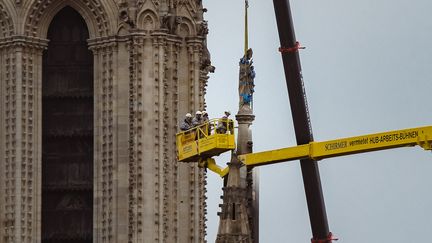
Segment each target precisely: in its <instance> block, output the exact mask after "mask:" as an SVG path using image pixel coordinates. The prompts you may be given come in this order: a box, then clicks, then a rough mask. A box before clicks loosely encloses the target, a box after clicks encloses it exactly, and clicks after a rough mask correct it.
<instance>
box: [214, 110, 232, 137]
mask: <svg viewBox="0 0 432 243" xmlns="http://www.w3.org/2000/svg"><path fill="white" fill-rule="evenodd" d="M224 113H225V114H224V116H222V118H221V119H219V121H218V125H217V127H216V132H217V133H220V134H225V133H226V132H227V130H231V127H229V125H231V124H229V116H230V115H231V112H230V111H225V112H224Z"/></svg>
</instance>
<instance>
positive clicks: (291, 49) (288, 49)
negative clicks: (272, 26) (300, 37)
mask: <svg viewBox="0 0 432 243" xmlns="http://www.w3.org/2000/svg"><path fill="white" fill-rule="evenodd" d="M299 49H306V47H304V46H301V45H300V42H298V41H296V43H295V45H294V46H293V47H279V51H280V52H281V53H289V52H297V51H298V50H299Z"/></svg>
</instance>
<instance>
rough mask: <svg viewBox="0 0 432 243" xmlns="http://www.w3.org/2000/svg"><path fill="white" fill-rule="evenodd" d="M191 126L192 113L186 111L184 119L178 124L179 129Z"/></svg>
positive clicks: (186, 128) (183, 129)
mask: <svg viewBox="0 0 432 243" xmlns="http://www.w3.org/2000/svg"><path fill="white" fill-rule="evenodd" d="M191 128H192V115H191V113H187V114H186V116H185V119H184V120H183V122H182V123H181V125H180V130H182V131H186V130H189V129H191Z"/></svg>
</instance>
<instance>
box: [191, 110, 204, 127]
mask: <svg viewBox="0 0 432 243" xmlns="http://www.w3.org/2000/svg"><path fill="white" fill-rule="evenodd" d="M201 124H202V112H201V111H197V112H195V117H194V118H193V119H192V125H193V126H194V127H195V126H199V125H201Z"/></svg>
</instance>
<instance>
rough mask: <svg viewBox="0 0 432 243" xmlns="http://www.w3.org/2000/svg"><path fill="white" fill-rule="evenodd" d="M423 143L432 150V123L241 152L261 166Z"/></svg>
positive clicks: (245, 159) (247, 161) (248, 163)
mask: <svg viewBox="0 0 432 243" xmlns="http://www.w3.org/2000/svg"><path fill="white" fill-rule="evenodd" d="M416 145H419V146H421V147H422V148H424V149H425V150H432V126H427V127H418V128H412V129H404V130H396V131H390V132H384V133H375V134H368V135H363V136H357V137H349V138H342V139H336V140H329V141H323V142H310V143H308V144H304V145H299V146H294V147H288V148H282V149H276V150H270V151H264V152H259V153H251V154H245V155H240V156H239V159H240V161H242V163H243V164H245V165H246V166H251V167H254V166H261V165H268V164H274V163H279V162H285V161H290V160H298V159H313V160H321V159H325V158H331V157H338V156H343V155H350V154H358V153H365V152H371V151H378V150H385V149H392V148H399V147H412V146H416Z"/></svg>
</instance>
